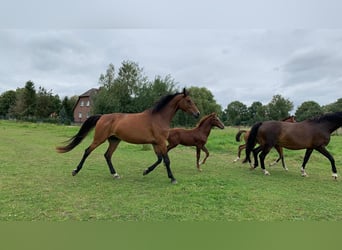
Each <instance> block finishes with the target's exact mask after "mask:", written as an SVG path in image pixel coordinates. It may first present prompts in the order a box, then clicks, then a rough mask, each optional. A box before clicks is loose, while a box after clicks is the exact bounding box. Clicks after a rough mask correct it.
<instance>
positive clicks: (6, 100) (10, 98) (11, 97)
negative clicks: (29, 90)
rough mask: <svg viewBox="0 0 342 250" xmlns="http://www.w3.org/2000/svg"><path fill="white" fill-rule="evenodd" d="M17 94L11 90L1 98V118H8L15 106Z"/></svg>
mask: <svg viewBox="0 0 342 250" xmlns="http://www.w3.org/2000/svg"><path fill="white" fill-rule="evenodd" d="M15 101H16V93H15V91H14V90H9V91H6V92H4V93H2V94H1V96H0V116H1V117H7V116H8V115H9V113H10V108H11V107H12V106H14V105H15Z"/></svg>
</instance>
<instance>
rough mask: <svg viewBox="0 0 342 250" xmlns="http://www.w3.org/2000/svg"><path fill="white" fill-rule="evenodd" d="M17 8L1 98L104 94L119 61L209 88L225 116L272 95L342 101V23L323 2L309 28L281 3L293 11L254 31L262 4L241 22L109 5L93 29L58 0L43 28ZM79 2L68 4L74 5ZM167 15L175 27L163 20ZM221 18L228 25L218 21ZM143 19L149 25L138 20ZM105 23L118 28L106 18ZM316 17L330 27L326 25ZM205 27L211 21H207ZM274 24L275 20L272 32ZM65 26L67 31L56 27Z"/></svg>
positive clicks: (186, 7) (4, 46) (8, 34)
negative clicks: (24, 92)
mask: <svg viewBox="0 0 342 250" xmlns="http://www.w3.org/2000/svg"><path fill="white" fill-rule="evenodd" d="M15 2H16V1H14V3H13V1H11V3H10V4H8V5H5V8H3V9H2V10H0V14H2V15H3V16H2V18H3V19H2V20H0V21H2V22H1V23H2V26H0V93H2V92H4V91H6V90H9V89H16V88H17V87H23V86H24V85H25V83H26V81H28V80H32V81H33V82H34V83H35V86H36V88H38V86H42V87H45V88H46V89H48V90H52V92H53V93H54V94H58V95H59V96H60V97H61V98H62V97H64V96H72V95H79V94H82V93H83V92H85V91H86V90H88V89H89V88H93V87H99V85H98V79H99V76H100V74H101V73H105V71H106V69H107V67H108V64H109V63H113V64H114V66H115V67H116V69H118V68H119V67H120V65H121V62H122V61H124V60H131V61H134V62H137V63H138V64H139V66H140V67H142V68H143V69H144V73H145V74H146V75H147V76H148V77H149V79H151V80H152V79H154V77H155V76H157V75H159V76H162V77H164V76H166V75H168V74H170V75H171V76H172V77H173V78H174V79H175V81H176V82H177V83H178V87H179V88H182V87H190V86H198V87H202V86H203V87H207V88H208V89H209V90H210V91H211V92H212V93H213V95H214V97H215V100H216V101H217V103H219V104H220V105H221V106H222V107H223V108H226V106H227V105H228V104H229V103H230V102H232V101H235V100H239V101H241V102H243V103H245V104H246V105H250V104H251V103H252V102H254V101H261V102H262V103H263V104H267V103H268V102H270V101H271V99H272V97H273V96H274V95H276V94H280V95H282V96H283V97H285V98H288V99H289V100H290V101H292V102H293V103H294V104H295V106H298V105H300V104H301V103H302V102H304V101H311V100H312V101H316V102H318V103H319V104H321V105H325V104H329V103H332V102H335V101H336V100H337V99H338V98H342V91H341V86H342V85H341V84H342V27H341V28H340V27H338V25H334V24H335V23H336V21H337V18H339V17H337V11H336V9H335V8H332V9H329V11H327V12H321V11H322V9H323V8H324V7H325V6H326V5H324V2H323V3H319V2H318V4H317V5H315V6H314V7H312V5H311V10H312V11H313V12H316V13H314V14H315V15H313V14H312V12H300V13H301V14H303V15H301V16H300V17H303V16H304V17H308V18H309V19H305V20H312V21H309V22H307V21H304V22H299V23H298V22H296V19H299V18H298V17H299V14H298V13H297V12H298V10H297V8H294V5H292V4H294V3H295V1H294V2H293V1H287V3H288V4H287V5H280V6H281V7H283V8H285V7H286V8H285V9H286V10H287V11H285V12H283V11H282V9H281V8H280V7H279V5H277V8H276V9H275V13H276V14H274V12H272V13H273V14H272V16H271V18H269V17H268V18H265V16H264V15H259V16H264V18H260V19H257V20H258V21H257V22H256V23H254V18H256V17H257V16H255V15H253V13H254V12H255V11H259V12H260V11H263V8H262V6H259V5H255V6H250V7H252V9H250V8H247V11H243V12H242V14H237V13H234V11H232V10H231V9H232V8H231V7H232V5H226V6H223V7H224V8H223V7H222V5H220V7H215V8H214V10H213V11H208V9H206V8H205V7H207V6H202V7H203V8H201V9H200V11H199V10H196V11H193V12H192V11H191V10H192V8H193V6H195V3H197V1H187V2H186V3H187V4H184V3H183V4H181V2H180V1H176V2H175V1H161V2H162V3H160V1H159V4H158V5H157V6H155V5H153V4H152V2H153V1H147V2H150V4H151V5H150V6H154V7H153V8H152V9H151V8H147V7H146V6H148V5H143V4H141V3H142V1H131V0H130V1H128V2H126V3H125V4H124V5H123V4H122V3H117V5H115V6H114V5H113V6H112V7H113V9H115V10H114V11H112V12H110V11H108V10H107V11H104V12H102V14H101V15H100V18H97V19H96V18H95V20H97V22H90V21H89V20H90V19H91V18H90V17H91V16H92V15H91V13H92V10H94V8H95V7H94V6H90V7H89V6H88V8H85V10H83V11H80V13H77V12H76V17H77V15H78V18H76V19H75V18H74V17H72V18H71V17H70V16H73V15H71V14H70V13H71V12H72V11H71V10H70V8H67V9H68V11H69V12H70V13H69V12H68V11H67V13H66V15H65V16H64V17H65V18H61V17H60V16H59V17H55V15H52V14H53V13H54V14H55V12H58V11H56V10H61V8H62V7H63V2H64V1H62V2H61V5H58V6H57V5H56V6H54V5H53V7H49V8H48V11H45V12H42V13H43V14H40V17H43V18H47V16H49V15H50V16H52V17H53V18H50V22H48V23H47V24H46V23H45V22H43V23H42V22H41V19H40V18H29V17H30V11H27V8H26V7H27V6H22V5H16V4H17V3H15ZM34 2H40V1H34ZM74 2H76V3H74ZM77 2H79V1H72V3H74V5H72V6H73V7H75V4H77ZM105 2H106V1H104V0H100V1H99V2H97V3H98V4H99V5H101V3H103V4H104V3H105ZM114 2H115V1H114ZM171 2H175V3H176V4H173V5H170V3H171ZM214 2H215V1H214ZM216 2H217V1H216ZM219 2H221V1H219ZM229 2H230V1H228V2H227V3H229ZM242 2H246V1H242ZM263 2H265V1H263ZM305 2H306V3H311V2H312V1H304V3H305ZM327 2H329V1H327ZM333 2H334V3H337V4H339V3H338V1H333ZM24 3H26V2H25V1H24ZM42 3H43V2H42ZM191 3H192V5H191ZM79 4H81V2H79ZM132 4H135V6H136V5H138V6H136V8H135V9H134V11H135V12H133V14H132V12H130V13H129V14H127V11H126V12H125V11H124V12H122V13H121V16H122V17H123V18H121V19H120V20H119V17H118V16H117V15H119V14H120V10H121V9H125V8H124V7H129V6H132ZM163 4H166V6H167V8H166V9H165V5H163ZM177 4H178V5H177ZM99 5H96V6H97V8H99V7H98V6H99ZM202 5H203V4H202ZM339 5H341V4H339ZM17 6H21V7H24V8H17ZM61 6H62V7H61ZM180 6H182V8H180ZM197 6H198V3H197ZM341 6H342V5H341ZM110 7H111V6H108V9H110ZM114 7H115V8H114ZM119 7H121V8H119ZM16 8H17V11H16V13H17V16H18V18H13V16H12V15H10V14H9V13H13V10H16ZM30 8H32V6H31V5H30ZM63 9H64V8H63ZM102 9H103V8H102ZM104 9H106V8H104ZM229 9H230V11H226V10H229ZM302 9H303V8H302ZM340 9H341V8H340ZM145 10H146V11H145ZM160 10H163V11H160ZM252 10H254V12H253V11H252ZM289 10H291V11H294V13H293V16H289V15H284V13H289ZM296 10H297V12H296ZM1 12H2V13H1ZM50 12H51V13H52V14H51V13H50ZM175 12H177V13H178V14H179V15H178V16H177V15H175ZM35 13H37V12H35ZM39 13H40V12H39ZM73 13H74V12H73ZM171 13H172V17H173V19H172V20H175V21H174V22H173V21H170V20H167V21H165V17H170V16H171ZM265 13H270V11H268V12H265ZM113 14H116V17H114V18H113V17H112V15H113ZM224 14H227V15H229V16H230V17H229V18H223V19H222V16H223V15H224ZM259 14H260V13H259ZM278 14H279V15H280V16H281V15H283V16H281V21H279V20H277V17H278ZM317 14H319V15H318V16H317ZM31 15H32V13H31ZM145 15H147V16H148V18H141V17H142V16H143V17H144V16H145ZM324 15H325V16H324ZM4 16H5V18H4ZM57 16H58V15H57ZM97 16H99V14H97ZM107 16H108V17H109V20H112V21H113V22H111V21H108V20H106V17H107ZM137 16H138V17H140V19H137ZM163 16H164V18H162V17H163ZM218 16H221V18H218ZM266 16H267V15H266ZM285 16H286V18H285ZM177 17H179V18H177ZM246 17H250V18H251V19H250V20H248V21H245V22H240V23H239V25H222V20H224V21H226V22H229V21H231V20H235V19H236V18H246ZM287 17H288V18H287ZM316 17H319V19H320V20H325V23H324V25H321V24H320V23H319V22H317V18H316ZM110 18H112V19H110ZM208 19H209V20H211V21H209V22H208V21H204V20H208ZM274 19H276V20H277V21H276V22H275V24H272V25H270V24H269V22H270V21H271V20H274ZM335 19H336V20H335ZM339 19H341V20H338V21H342V18H339ZM59 20H62V22H61V24H58V25H56V23H58V21H59ZM63 20H64V22H63ZM117 20H119V21H117ZM141 20H143V21H141ZM159 20H161V21H160V22H158V21H159ZM244 20H245V19H244ZM300 20H302V19H300ZM326 20H328V22H327V21H326ZM26 21H27V22H26ZM116 21H117V22H116ZM196 21H197V23H196ZM80 23H81V24H80ZM108 23H110V25H106V24H108ZM113 23H115V25H113ZM340 23H342V22H340Z"/></svg>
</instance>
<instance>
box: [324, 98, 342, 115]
mask: <svg viewBox="0 0 342 250" xmlns="http://www.w3.org/2000/svg"><path fill="white" fill-rule="evenodd" d="M322 109H323V110H324V111H325V112H337V111H341V110H342V98H339V99H338V100H337V101H336V102H334V103H331V104H328V105H326V106H324V107H322Z"/></svg>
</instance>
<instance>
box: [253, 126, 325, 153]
mask: <svg viewBox="0 0 342 250" xmlns="http://www.w3.org/2000/svg"><path fill="white" fill-rule="evenodd" d="M258 136H259V137H261V138H260V140H261V141H263V142H264V143H268V144H270V145H272V146H274V145H279V146H282V147H285V148H288V149H305V148H315V147H317V146H318V145H320V144H325V143H327V142H328V140H329V136H326V135H324V134H322V132H320V129H319V127H317V126H313V125H312V124H310V122H307V121H303V122H296V123H289V122H283V121H267V122H263V124H262V126H261V127H260V129H259V132H258Z"/></svg>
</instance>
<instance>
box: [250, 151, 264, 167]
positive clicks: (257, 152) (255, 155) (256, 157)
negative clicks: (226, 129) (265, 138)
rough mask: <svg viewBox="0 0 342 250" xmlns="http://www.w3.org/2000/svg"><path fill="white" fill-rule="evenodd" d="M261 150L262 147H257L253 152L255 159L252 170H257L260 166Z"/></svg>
mask: <svg viewBox="0 0 342 250" xmlns="http://www.w3.org/2000/svg"><path fill="white" fill-rule="evenodd" d="M261 150H262V148H261V146H259V147H256V148H255V149H253V150H252V152H253V157H254V165H253V167H252V166H251V169H254V168H257V167H258V166H259V162H258V154H259V153H260V151H261Z"/></svg>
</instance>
